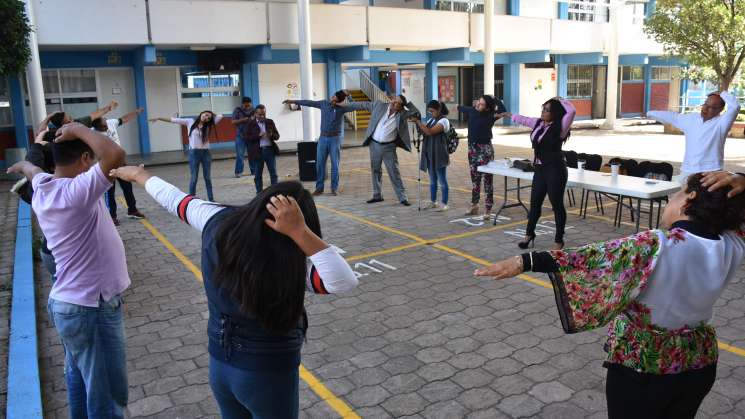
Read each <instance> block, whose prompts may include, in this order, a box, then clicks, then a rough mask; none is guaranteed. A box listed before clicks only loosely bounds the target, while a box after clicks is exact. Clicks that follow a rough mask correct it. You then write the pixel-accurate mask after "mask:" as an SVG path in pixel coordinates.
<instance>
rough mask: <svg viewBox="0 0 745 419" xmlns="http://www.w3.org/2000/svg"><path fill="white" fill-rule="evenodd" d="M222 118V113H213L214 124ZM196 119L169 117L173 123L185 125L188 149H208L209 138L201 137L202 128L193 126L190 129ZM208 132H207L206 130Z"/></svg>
mask: <svg viewBox="0 0 745 419" xmlns="http://www.w3.org/2000/svg"><path fill="white" fill-rule="evenodd" d="M221 120H222V115H219V114H216V115H215V125H217V124H218V123H220V121H221ZM195 121H196V120H195V119H194V118H171V122H173V123H174V124H179V125H183V126H185V127H186V132H187V133H188V135H189V149H190V150H194V149H209V148H210V139H209V138H202V130H200V129H199V128H198V127H194V129H193V130H192V129H191V126H192V125H194V122H195ZM208 134H209V132H208Z"/></svg>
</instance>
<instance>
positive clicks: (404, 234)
mask: <svg viewBox="0 0 745 419" xmlns="http://www.w3.org/2000/svg"><path fill="white" fill-rule="evenodd" d="M316 207H318V208H321V209H324V210H326V211H328V212H332V213H334V214H337V215H341V216H343V217H346V218H349V219H352V220H355V221H357V222H360V223H362V224H367V225H369V226H371V227H375V228H377V229H380V230H383V231H387V232H389V233H393V234H396V235H399V236H402V237H406V238H407V239H411V240H414V241H416V242H426V240H424V239H423V238H421V237H419V236H416V235H414V234H409V233H407V232H405V231H401V230H398V229H395V228H392V227H388V226H384V225H382V224H378V223H376V222H373V221H370V220H368V219H366V218H363V217H359V216H357V215H354V214H350V213H348V212H345V211H340V210H337V209H334V208H331V207H327V206H325V205H321V204H318V203H316Z"/></svg>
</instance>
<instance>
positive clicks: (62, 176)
mask: <svg viewBox="0 0 745 419" xmlns="http://www.w3.org/2000/svg"><path fill="white" fill-rule="evenodd" d="M52 153H53V155H54V161H55V171H54V174H53V175H52V174H48V173H45V172H43V171H42V169H40V168H39V167H36V166H34V165H33V164H31V163H29V162H26V161H23V162H19V163H17V164H15V165H13V166H12V167H11V168H10V169H8V172H9V173H22V174H23V175H25V176H26V177H27V178H28V179H29V180H30V181H31V184H32V186H33V188H34V196H33V199H32V202H31V206H32V208H33V210H34V212H35V213H36V217H37V219H38V221H39V226H40V227H41V229H42V231H43V233H44V235H45V236H46V238H47V245H48V247H49V249H50V250H51V252H52V255H53V256H54V259H55V261H56V265H57V281H56V282H55V283H54V285H53V286H52V291H51V293H50V294H49V304H48V311H49V315H50V317H51V318H52V320H53V322H54V326H55V328H56V329H57V332H58V333H59V335H60V338H61V339H62V343H63V345H64V347H65V378H66V381H67V395H68V406H69V411H70V417H71V418H73V419H74V418H83V417H106V418H122V417H123V411H124V408H125V407H126V405H127V396H128V391H129V390H128V385H127V370H126V356H125V352H124V348H125V343H124V321H123V318H122V300H121V297H120V294H121V293H122V292H123V291H124V290H125V289H126V288H127V287H128V286H129V284H130V281H129V274H128V273H127V261H126V258H125V255H124V244H123V243H122V239H121V238H120V237H119V233H118V232H117V230H116V227H114V223H113V221H112V220H111V217H110V216H109V213H108V210H107V209H106V205H105V204H104V201H103V199H102V197H103V194H104V193H106V191H108V190H109V188H111V185H112V179H111V177H110V176H109V172H110V171H111V170H112V169H115V168H117V167H119V166H121V165H123V164H124V156H125V153H124V150H122V148H121V147H119V146H118V145H117V144H116V143H115V142H113V141H111V140H109V139H108V138H107V137H106V136H105V135H103V134H101V133H98V132H96V131H92V130H90V129H89V128H87V127H85V126H84V125H82V124H80V123H71V124H67V125H64V126H63V127H62V128H60V129H59V130H57V136H56V139H55V143H54V145H53V147H52ZM96 158H98V160H99V161H98V163H96Z"/></svg>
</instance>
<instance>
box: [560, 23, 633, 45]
mask: <svg viewBox="0 0 745 419" xmlns="http://www.w3.org/2000/svg"><path fill="white" fill-rule="evenodd" d="M607 27H608V25H606V24H602V23H590V22H575V21H571V20H553V21H551V47H550V48H549V49H550V50H551V51H552V52H561V53H582V52H588V51H593V52H601V51H604V50H605V39H606V35H607V34H606V32H607ZM619 38H623V36H619Z"/></svg>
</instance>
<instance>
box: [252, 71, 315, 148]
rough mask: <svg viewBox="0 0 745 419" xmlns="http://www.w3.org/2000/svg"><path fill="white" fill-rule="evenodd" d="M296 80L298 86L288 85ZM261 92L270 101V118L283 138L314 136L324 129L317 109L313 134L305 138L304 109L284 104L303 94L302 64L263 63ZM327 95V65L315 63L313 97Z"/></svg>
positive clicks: (281, 138) (265, 103)
mask: <svg viewBox="0 0 745 419" xmlns="http://www.w3.org/2000/svg"><path fill="white" fill-rule="evenodd" d="M291 83H294V84H296V85H297V88H288V87H287V85H288V84H291ZM259 95H260V96H261V98H262V99H261V100H262V102H263V103H264V105H266V114H267V118H270V119H273V120H274V122H275V123H276V124H277V128H278V129H279V135H280V141H302V140H314V139H316V138H318V136H319V135H320V133H321V112H320V111H318V110H317V109H313V110H312V113H313V138H306V139H303V138H302V136H303V135H302V134H303V121H302V112H297V111H290V110H289V109H287V107H286V106H285V105H282V101H283V100H284V99H301V98H300V96H299V95H300V66H299V65H298V64H261V65H259ZM325 97H326V65H325V64H313V97H312V98H302V99H314V100H319V99H324V98H325Z"/></svg>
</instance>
